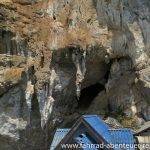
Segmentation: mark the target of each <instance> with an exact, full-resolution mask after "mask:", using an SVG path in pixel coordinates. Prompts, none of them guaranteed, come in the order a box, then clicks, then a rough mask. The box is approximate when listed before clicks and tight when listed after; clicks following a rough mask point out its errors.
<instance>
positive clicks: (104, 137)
mask: <svg viewBox="0 0 150 150" xmlns="http://www.w3.org/2000/svg"><path fill="white" fill-rule="evenodd" d="M59 130H60V129H59ZM59 130H58V131H59ZM58 131H56V133H57V132H58ZM60 137H61V139H60ZM55 141H59V142H55ZM54 143H55V145H54ZM73 143H74V144H78V145H80V148H78V149H82V150H90V149H92V150H97V149H100V148H98V147H97V146H98V145H102V144H103V146H104V147H103V148H101V149H112V150H120V149H121V148H120V147H117V146H118V144H122V145H123V144H126V145H127V144H128V145H133V144H134V139H133V134H132V132H131V130H130V129H120V130H115V129H111V128H110V127H109V126H108V125H107V124H105V123H104V121H103V120H101V119H100V118H99V117H98V116H97V115H84V116H82V117H81V118H80V119H79V120H77V122H76V123H75V124H74V125H73V127H72V128H71V129H70V130H69V129H67V132H65V134H63V136H62V135H61V136H59V140H58V139H56V134H55V136H54V139H53V142H52V145H51V148H50V150H53V149H56V150H59V149H60V150H61V149H62V144H73ZM81 145H84V147H81ZM86 145H89V146H90V145H92V147H90V148H89V147H86ZM114 145H115V146H114ZM108 146H109V147H108ZM110 146H111V147H110ZM76 149H77V148H76ZM122 149H123V150H134V148H132V147H129V148H126V147H123V148H122Z"/></svg>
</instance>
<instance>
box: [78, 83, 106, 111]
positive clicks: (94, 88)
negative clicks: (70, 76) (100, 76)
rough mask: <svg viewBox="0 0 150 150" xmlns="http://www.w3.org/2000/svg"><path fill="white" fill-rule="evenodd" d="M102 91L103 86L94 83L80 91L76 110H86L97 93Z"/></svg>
mask: <svg viewBox="0 0 150 150" xmlns="http://www.w3.org/2000/svg"><path fill="white" fill-rule="evenodd" d="M104 89H105V87H104V85H102V84H100V83H96V84H94V85H91V86H89V87H86V88H84V89H83V90H81V95H80V98H79V101H78V108H85V109H86V108H88V107H89V106H90V104H91V102H92V101H93V99H94V98H95V97H96V96H97V95H98V93H99V92H100V91H102V90H104Z"/></svg>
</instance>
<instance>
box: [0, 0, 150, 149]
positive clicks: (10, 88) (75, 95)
mask: <svg viewBox="0 0 150 150" xmlns="http://www.w3.org/2000/svg"><path fill="white" fill-rule="evenodd" d="M149 29H150V1H149V0H0V150H6V149H7V150H26V149H28V150H47V149H49V146H50V142H51V140H52V137H53V134H54V131H55V129H56V127H64V126H67V125H68V124H71V122H73V121H74V120H75V119H76V118H78V117H79V116H80V115H82V114H90V113H92V114H97V115H100V116H104V115H106V114H109V112H110V111H111V112H112V113H117V112H118V109H119V111H122V112H123V113H124V114H125V117H127V118H130V119H133V120H134V121H135V122H136V123H135V124H136V125H137V127H139V126H140V125H141V124H142V123H143V122H144V121H149V120H150V94H149V93H150V67H149V64H150V62H149V57H150V30H149ZM95 84H100V85H101V86H103V89H101V90H100V91H99V94H98V95H97V96H96V97H95V98H93V99H92V101H91V102H90V104H89V106H88V107H86V108H81V107H80V106H79V105H80V102H79V100H80V95H81V93H82V90H83V89H85V88H87V87H90V86H92V85H95ZM84 101H86V100H84ZM82 105H84V103H83V104H82ZM133 126H134V125H133Z"/></svg>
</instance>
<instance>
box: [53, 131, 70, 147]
mask: <svg viewBox="0 0 150 150" xmlns="http://www.w3.org/2000/svg"><path fill="white" fill-rule="evenodd" d="M69 130H70V129H57V130H56V133H55V135H54V138H53V142H52V144H51V147H50V150H54V149H55V148H56V146H57V145H58V144H59V143H60V141H61V140H62V139H63V138H64V137H65V136H66V135H67V133H68V132H69Z"/></svg>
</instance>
